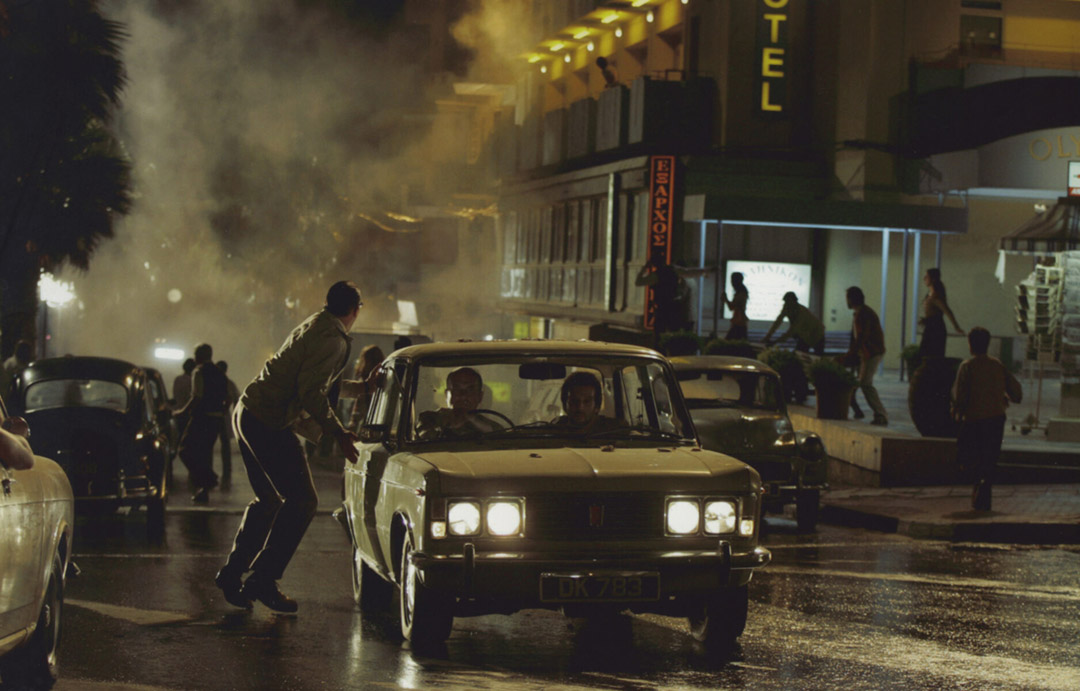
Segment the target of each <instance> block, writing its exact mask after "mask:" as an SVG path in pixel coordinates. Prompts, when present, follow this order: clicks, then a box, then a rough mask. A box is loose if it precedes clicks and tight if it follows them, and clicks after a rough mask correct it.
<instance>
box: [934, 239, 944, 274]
mask: <svg viewBox="0 0 1080 691" xmlns="http://www.w3.org/2000/svg"><path fill="white" fill-rule="evenodd" d="M944 238H945V235H944V233H942V232H941V231H940V230H939V231H938V232H937V247H936V248H935V250H934V262H936V263H935V264H934V266H936V267H937V268H938V269H940V268H941V241H942V240H943V239H944Z"/></svg>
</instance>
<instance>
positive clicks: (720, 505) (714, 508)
mask: <svg viewBox="0 0 1080 691" xmlns="http://www.w3.org/2000/svg"><path fill="white" fill-rule="evenodd" d="M705 532H706V533H709V534H710V535H721V534H723V533H733V532H735V504H733V503H732V502H730V501H709V502H706V503H705Z"/></svg>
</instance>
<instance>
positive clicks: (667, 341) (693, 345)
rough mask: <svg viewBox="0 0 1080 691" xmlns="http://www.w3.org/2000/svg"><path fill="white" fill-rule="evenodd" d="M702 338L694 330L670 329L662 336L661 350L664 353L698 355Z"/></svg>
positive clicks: (670, 354)
mask: <svg viewBox="0 0 1080 691" xmlns="http://www.w3.org/2000/svg"><path fill="white" fill-rule="evenodd" d="M700 350H701V339H700V338H698V335H697V334H696V333H694V332H693V331H687V330H683V331H669V332H667V333H665V334H663V335H662V336H660V352H661V353H663V354H664V355H669V356H675V355H697V354H698V352H699V351H700Z"/></svg>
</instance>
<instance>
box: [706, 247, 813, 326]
mask: <svg viewBox="0 0 1080 691" xmlns="http://www.w3.org/2000/svg"><path fill="white" fill-rule="evenodd" d="M736 271H740V272H742V275H743V281H744V282H745V283H746V289H747V291H749V292H750V301H749V302H748V303H747V304H746V316H747V317H749V318H750V319H757V320H761V321H772V320H773V319H776V315H778V314H780V310H781V309H783V307H784V293H786V292H788V291H791V292H793V293H795V295H796V296H798V298H799V303H800V304H802V305H809V304H810V265H809V264H784V263H780V262H748V261H729V262H728V263H727V275H726V276H725V277H724V278H725V280H724V291H725V292H726V293H727V296H728V298H731V296H732V294H733V292H732V289H731V274H733V273H735V272H736ZM724 318H725V319H730V318H731V310H729V309H728V308H727V307H725V308H724Z"/></svg>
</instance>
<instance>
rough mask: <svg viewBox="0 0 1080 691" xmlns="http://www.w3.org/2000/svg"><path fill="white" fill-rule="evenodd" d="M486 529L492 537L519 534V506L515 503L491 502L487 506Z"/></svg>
mask: <svg viewBox="0 0 1080 691" xmlns="http://www.w3.org/2000/svg"><path fill="white" fill-rule="evenodd" d="M487 529H488V532H489V533H491V534H492V535H499V536H506V535H520V534H521V504H520V503H519V502H516V501H493V502H491V503H489V504H488V505H487Z"/></svg>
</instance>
